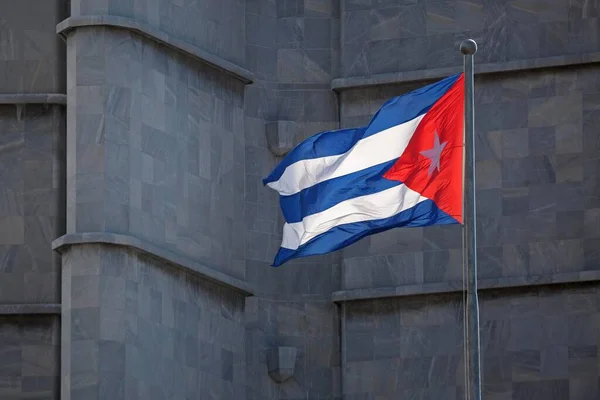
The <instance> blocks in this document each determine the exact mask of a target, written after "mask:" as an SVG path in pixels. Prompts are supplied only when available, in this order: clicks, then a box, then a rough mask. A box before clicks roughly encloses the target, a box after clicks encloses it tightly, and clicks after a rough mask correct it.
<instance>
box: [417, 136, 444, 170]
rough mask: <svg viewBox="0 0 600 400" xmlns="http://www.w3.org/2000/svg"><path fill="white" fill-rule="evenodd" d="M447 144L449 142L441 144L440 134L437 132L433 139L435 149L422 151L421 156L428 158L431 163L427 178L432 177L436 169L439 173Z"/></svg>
mask: <svg viewBox="0 0 600 400" xmlns="http://www.w3.org/2000/svg"><path fill="white" fill-rule="evenodd" d="M447 144H448V142H444V143H442V144H440V137H439V136H438V133H437V131H436V132H435V133H434V138H433V148H431V149H429V150H423V151H421V154H422V155H423V156H425V157H427V158H428V159H429V161H430V164H429V171H428V172H427V177H431V174H432V173H433V171H434V170H436V169H437V170H438V172H439V170H440V158H441V156H442V152H443V151H444V147H446V145H447Z"/></svg>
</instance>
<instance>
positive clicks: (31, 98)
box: [0, 93, 67, 105]
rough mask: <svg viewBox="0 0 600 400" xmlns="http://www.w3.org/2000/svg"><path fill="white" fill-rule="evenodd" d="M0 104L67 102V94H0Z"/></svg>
mask: <svg viewBox="0 0 600 400" xmlns="http://www.w3.org/2000/svg"><path fill="white" fill-rule="evenodd" d="M0 104H60V105H65V104H67V95H65V94H60V93H8V94H0Z"/></svg>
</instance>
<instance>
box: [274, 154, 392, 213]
mask: <svg viewBox="0 0 600 400" xmlns="http://www.w3.org/2000/svg"><path fill="white" fill-rule="evenodd" d="M396 161H397V159H394V160H392V161H389V162H386V163H383V164H379V165H375V166H373V167H370V168H366V169H363V170H361V171H358V172H354V173H352V174H348V175H344V176H340V177H338V178H333V179H330V180H327V181H324V182H320V183H318V184H316V185H313V186H311V187H309V188H306V189H304V190H302V191H300V192H298V193H295V194H293V195H290V196H279V203H280V205H281V211H282V212H283V216H284V218H285V220H286V222H288V223H292V222H300V221H302V219H303V218H304V217H306V216H309V215H312V214H316V213H318V212H321V211H325V210H327V209H328V208H331V207H332V206H334V205H336V204H338V203H341V202H342V201H344V200H349V199H353V198H355V197H360V196H366V195H368V194H373V193H377V192H381V191H382V190H386V189H389V188H391V187H394V186H398V185H401V184H402V182H399V181H392V180H388V179H385V178H383V174H384V173H385V172H386V171H387V170H388V169H389V168H391V167H392V166H393V165H394V163H395V162H396Z"/></svg>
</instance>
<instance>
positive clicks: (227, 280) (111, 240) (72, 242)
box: [52, 232, 253, 296]
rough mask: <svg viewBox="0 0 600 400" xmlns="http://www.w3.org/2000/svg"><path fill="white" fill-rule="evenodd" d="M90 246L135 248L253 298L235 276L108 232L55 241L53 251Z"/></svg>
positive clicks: (70, 235) (60, 238)
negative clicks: (103, 245)
mask: <svg viewBox="0 0 600 400" xmlns="http://www.w3.org/2000/svg"><path fill="white" fill-rule="evenodd" d="M88 244H105V245H113V246H121V247H127V248H131V249H134V250H136V251H138V252H140V253H144V254H146V255H149V256H152V257H155V258H158V259H161V260H164V261H166V262H168V263H170V264H173V265H175V266H178V267H180V268H182V269H184V270H186V271H188V272H191V273H194V274H197V275H200V276H202V277H203V278H205V279H207V280H209V281H212V282H214V283H216V284H219V285H221V286H226V287H229V288H231V289H234V290H236V291H239V292H241V293H242V294H244V295H245V296H252V295H253V292H252V290H251V289H250V287H249V285H248V284H247V283H246V282H244V281H242V280H240V279H238V278H234V277H233V276H230V275H228V274H225V273H223V272H220V271H216V270H214V269H212V268H209V267H207V266H205V265H203V264H200V263H199V262H197V261H194V260H190V259H189V258H187V257H185V256H181V255H179V254H176V253H174V252H172V251H170V250H166V249H163V248H160V247H159V246H156V245H154V244H152V243H149V242H147V241H145V240H142V239H139V238H137V237H134V236H131V235H123V234H116V233H108V232H86V233H71V234H66V235H64V236H61V237H59V238H58V239H56V240H54V241H53V242H52V249H53V250H55V251H57V252H59V253H63V252H65V251H66V249H67V248H69V247H71V246H77V245H88Z"/></svg>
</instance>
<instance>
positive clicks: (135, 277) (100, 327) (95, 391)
mask: <svg viewBox="0 0 600 400" xmlns="http://www.w3.org/2000/svg"><path fill="white" fill-rule="evenodd" d="M63 254H64V256H63V301H64V303H63V310H62V321H63V331H62V368H61V374H62V377H63V379H62V383H63V386H62V398H63V399H70V398H71V399H83V398H85V399H88V398H94V399H149V398H152V399H154V398H155V399H166V398H197V396H198V395H199V394H200V393H203V394H204V396H206V397H205V398H209V399H239V398H243V396H244V390H245V366H244V365H245V364H244V363H245V355H244V351H245V349H244V327H243V319H244V315H243V312H244V296H243V295H242V294H241V293H237V294H236V293H233V292H232V291H230V289H228V288H223V287H222V286H218V285H215V284H214V283H209V282H206V281H205V280H203V279H198V277H197V276H194V275H192V274H189V273H187V272H184V271H182V270H180V269H177V268H176V267H175V266H173V265H169V264H167V263H164V262H161V261H157V260H156V259H154V258H152V257H149V256H147V255H141V254H139V253H137V252H135V251H133V250H128V249H122V248H119V247H116V246H102V245H87V246H77V247H72V248H70V249H68V250H66V251H65V252H64V253H63Z"/></svg>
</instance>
